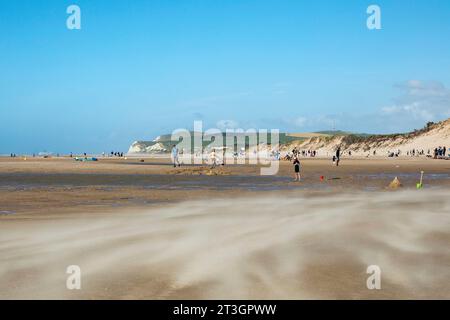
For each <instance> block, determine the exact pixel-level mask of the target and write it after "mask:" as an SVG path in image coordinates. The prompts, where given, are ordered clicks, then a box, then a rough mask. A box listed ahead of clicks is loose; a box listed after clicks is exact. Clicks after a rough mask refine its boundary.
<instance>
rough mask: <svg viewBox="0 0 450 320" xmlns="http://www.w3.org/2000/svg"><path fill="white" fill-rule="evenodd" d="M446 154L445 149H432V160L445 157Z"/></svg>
mask: <svg viewBox="0 0 450 320" xmlns="http://www.w3.org/2000/svg"><path fill="white" fill-rule="evenodd" d="M446 152H447V148H446V147H441V146H439V148H434V153H433V158H434V159H437V158H439V157H446V156H447V153H446Z"/></svg>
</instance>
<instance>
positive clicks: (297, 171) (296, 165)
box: [292, 157, 300, 181]
mask: <svg viewBox="0 0 450 320" xmlns="http://www.w3.org/2000/svg"><path fill="white" fill-rule="evenodd" d="M292 164H293V165H294V181H300V160H298V157H295V158H294V161H293V162H292Z"/></svg>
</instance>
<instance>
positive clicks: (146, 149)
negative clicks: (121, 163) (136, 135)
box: [128, 141, 167, 154]
mask: <svg viewBox="0 0 450 320" xmlns="http://www.w3.org/2000/svg"><path fill="white" fill-rule="evenodd" d="M148 144H149V143H148V142H141V141H135V142H133V143H132V144H131V146H130V148H129V149H128V154H138V153H163V152H167V149H166V148H165V147H164V145H163V144H162V143H160V142H158V143H155V144H152V145H148Z"/></svg>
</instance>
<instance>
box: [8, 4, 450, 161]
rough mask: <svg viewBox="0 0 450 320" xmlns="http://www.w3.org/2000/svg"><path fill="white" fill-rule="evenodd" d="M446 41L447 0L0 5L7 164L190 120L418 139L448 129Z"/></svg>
mask: <svg viewBox="0 0 450 320" xmlns="http://www.w3.org/2000/svg"><path fill="white" fill-rule="evenodd" d="M71 4H76V5H78V6H79V7H80V8H81V15H82V16H81V27H82V29H81V30H68V29H67V28H66V19H67V17H68V14H67V13H66V8H67V7H68V6H69V5H71ZM370 4H377V5H379V6H380V8H381V19H382V20H381V21H382V29H381V30H368V29H367V27H366V19H367V17H368V15H367V13H366V9H367V7H368V6H369V5H370ZM449 39H450V2H449V1H447V0H427V1H424V0H421V1H406V0H395V1H394V0H389V1H362V0H354V1H321V0H319V1H294V0H293V1H279V0H278V1H272V0H270V1H269V0H267V1H266V0H259V1H256V0H255V1H253V0H251V1H250V0H240V1H237V0H236V1H230V0H227V1H225V0H215V1H203V0H196V1H194V0H191V1H189V0H185V1H175V0H173V1H162V0H161V1H156V0H152V1H138V0H135V1H113V0H108V1H106V0H95V1H92V0H90V1H89V0H78V1H75V0H72V1H64V0H46V1H33V0H28V1H24V0H15V1H9V0H8V1H7V0H0V119H1V121H2V123H1V126H0V153H10V152H16V153H25V152H26V153H32V152H40V151H43V150H47V151H53V152H71V151H72V152H84V151H86V152H102V151H105V152H108V151H111V150H123V151H126V150H127V148H128V146H129V145H130V144H131V142H133V141H135V140H151V139H153V138H154V137H155V136H157V135H158V134H160V133H167V132H169V133H170V132H171V131H172V130H173V129H176V128H191V127H192V125H193V121H194V120H203V121H204V127H205V128H211V127H217V126H218V127H224V126H228V127H242V128H250V127H252V128H268V129H271V128H278V129H280V130H282V131H290V132H294V131H296V132H305V131H317V130H329V129H331V128H332V127H333V123H334V126H335V128H336V129H341V130H350V131H356V132H370V133H387V132H399V131H407V130H411V129H414V128H418V127H422V126H423V125H424V123H425V122H426V121H429V120H442V119H443V118H445V117H450V41H449Z"/></svg>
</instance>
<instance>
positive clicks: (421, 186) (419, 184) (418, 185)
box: [416, 171, 423, 189]
mask: <svg viewBox="0 0 450 320" xmlns="http://www.w3.org/2000/svg"><path fill="white" fill-rule="evenodd" d="M422 181H423V171H420V182H419V183H418V184H417V185H416V188H417V189H422V188H423V184H422Z"/></svg>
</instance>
